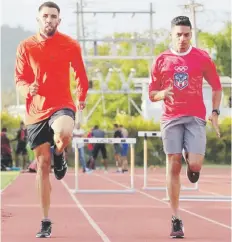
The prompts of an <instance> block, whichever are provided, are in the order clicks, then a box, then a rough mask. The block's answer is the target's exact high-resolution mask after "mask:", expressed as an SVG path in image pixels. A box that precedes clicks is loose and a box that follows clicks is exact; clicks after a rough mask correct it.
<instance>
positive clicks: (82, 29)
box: [80, 0, 87, 55]
mask: <svg viewBox="0 0 232 242" xmlns="http://www.w3.org/2000/svg"><path fill="white" fill-rule="evenodd" d="M80 12H81V37H82V39H83V40H84V41H83V42H82V43H83V51H84V55H86V54H87V52H86V41H85V37H86V36H85V23H84V14H83V12H84V2H83V0H80Z"/></svg>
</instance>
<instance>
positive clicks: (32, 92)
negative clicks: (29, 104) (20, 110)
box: [29, 80, 39, 96]
mask: <svg viewBox="0 0 232 242" xmlns="http://www.w3.org/2000/svg"><path fill="white" fill-rule="evenodd" d="M38 90H39V84H38V82H37V81H36V80H35V81H34V82H33V83H32V84H31V85H30V86H29V93H30V95H31V96H35V95H36V94H37V93H38Z"/></svg>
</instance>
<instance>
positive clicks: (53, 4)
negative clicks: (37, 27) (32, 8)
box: [39, 2, 60, 13]
mask: <svg viewBox="0 0 232 242" xmlns="http://www.w3.org/2000/svg"><path fill="white" fill-rule="evenodd" d="M44 7H48V8H56V9H57V11H58V13H60V7H59V6H58V5H57V4H56V3H54V2H44V3H43V4H41V5H40V6H39V12H40V11H41V9H42V8H44Z"/></svg>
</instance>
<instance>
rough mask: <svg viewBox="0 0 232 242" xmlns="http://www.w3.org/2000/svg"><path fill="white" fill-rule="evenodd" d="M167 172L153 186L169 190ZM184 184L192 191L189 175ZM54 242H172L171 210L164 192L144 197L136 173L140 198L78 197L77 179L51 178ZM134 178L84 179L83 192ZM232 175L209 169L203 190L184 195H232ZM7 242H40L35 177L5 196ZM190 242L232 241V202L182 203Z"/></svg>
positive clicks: (99, 175) (153, 176) (154, 177)
mask: <svg viewBox="0 0 232 242" xmlns="http://www.w3.org/2000/svg"><path fill="white" fill-rule="evenodd" d="M164 177H165V175H164V170H163V169H156V170H153V171H150V172H149V176H148V182H149V185H150V186H162V185H163V184H164ZM182 181H183V183H186V184H187V185H188V186H191V184H189V183H188V181H187V179H186V177H185V174H184V171H183V174H182ZM51 182H52V187H53V191H52V206H51V211H50V215H51V218H52V221H53V231H52V237H51V238H50V239H49V241H57V242H100V241H104V242H109V241H110V242H154V241H157V242H166V241H171V239H170V238H169V233H170V210H169V208H168V204H167V203H166V202H165V201H164V200H162V198H163V197H164V192H163V191H144V190H143V189H142V186H143V175H142V170H138V169H137V170H136V171H135V187H136V193H134V194H75V195H74V194H72V193H70V192H69V189H73V188H74V173H73V172H69V173H68V174H67V175H66V177H65V179H64V180H63V181H62V182H61V181H57V180H56V179H55V178H54V174H51ZM129 182H130V178H129V175H128V174H115V173H113V171H110V172H109V173H108V174H104V173H103V172H102V171H97V172H95V173H92V174H90V175H87V174H81V173H80V187H81V188H83V189H124V188H125V187H127V186H129ZM230 183H231V170H230V169H229V168H214V169H212V168H211V169H209V168H207V169H206V168H205V169H204V170H203V172H202V175H201V178H200V183H199V187H200V190H199V191H197V192H195V191H191V192H188V193H186V192H185V193H184V192H182V195H183V194H191V195H194V194H198V195H212V194H215V195H217V194H218V195H230V192H231V185H230ZM1 212H2V242H16V241H17V242H27V241H28V242H29V241H30V242H34V241H38V239H36V238H35V234H36V232H37V231H38V229H39V226H40V219H41V213H40V209H39V204H38V200H37V195H36V192H35V174H26V173H24V174H21V175H20V176H19V177H18V178H17V179H16V180H15V181H14V182H13V183H12V184H11V185H10V186H9V187H7V188H6V190H4V191H3V192H2V209H1ZM181 217H182V219H183V222H184V226H185V235H186V238H185V241H191V242H214V241H215V242H216V241H217V242H219V241H220V242H229V241H231V203H230V202H181Z"/></svg>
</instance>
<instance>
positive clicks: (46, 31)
mask: <svg viewBox="0 0 232 242" xmlns="http://www.w3.org/2000/svg"><path fill="white" fill-rule="evenodd" d="M57 26H58V25H56V26H54V27H53V26H51V25H49V26H46V27H44V28H43V33H44V35H46V36H48V37H51V36H53V35H54V34H55V32H56V29H57Z"/></svg>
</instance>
